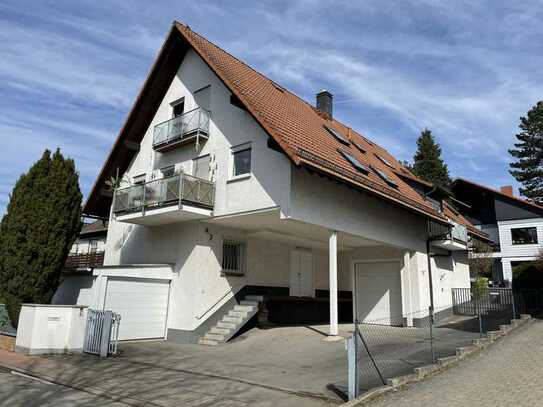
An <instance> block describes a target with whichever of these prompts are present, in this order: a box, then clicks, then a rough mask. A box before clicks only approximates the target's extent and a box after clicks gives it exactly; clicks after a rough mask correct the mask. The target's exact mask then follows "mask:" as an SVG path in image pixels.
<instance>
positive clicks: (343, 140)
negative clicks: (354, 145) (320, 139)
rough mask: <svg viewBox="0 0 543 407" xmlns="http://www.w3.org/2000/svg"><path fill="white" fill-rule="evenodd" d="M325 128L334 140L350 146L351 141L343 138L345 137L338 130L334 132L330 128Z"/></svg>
mask: <svg viewBox="0 0 543 407" xmlns="http://www.w3.org/2000/svg"><path fill="white" fill-rule="evenodd" d="M323 127H324V128H325V129H326V130H327V131H328V133H330V134H331V135H332V136H334V138H335V139H336V140H337V141H339V142H340V143H343V144H345V145H347V146H348V145H349V144H350V143H349V140H347V139H346V138H345V137H343V135H342V134H341V133H340V132H339V131H337V130H334V129H332V128H331V127H328V126H325V125H323Z"/></svg>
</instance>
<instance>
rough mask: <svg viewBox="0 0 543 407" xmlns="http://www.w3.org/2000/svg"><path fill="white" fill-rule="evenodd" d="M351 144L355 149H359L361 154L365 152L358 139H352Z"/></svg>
mask: <svg viewBox="0 0 543 407" xmlns="http://www.w3.org/2000/svg"><path fill="white" fill-rule="evenodd" d="M352 144H353V146H355V147H356V149H357V150H358V151H360V152H361V153H362V154H365V153H366V150H365V149H364V147H362V144H361V143H360V142H359V141H356V140H353V141H352Z"/></svg>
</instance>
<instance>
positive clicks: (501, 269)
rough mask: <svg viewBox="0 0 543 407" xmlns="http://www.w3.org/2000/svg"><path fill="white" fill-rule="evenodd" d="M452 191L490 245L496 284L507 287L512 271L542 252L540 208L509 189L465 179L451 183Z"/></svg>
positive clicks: (542, 234) (467, 215)
mask: <svg viewBox="0 0 543 407" xmlns="http://www.w3.org/2000/svg"><path fill="white" fill-rule="evenodd" d="M453 189H454V192H455V195H456V196H457V198H458V199H459V200H461V201H462V202H464V203H466V204H468V206H467V207H466V206H461V207H460V209H461V211H462V212H463V213H464V214H465V216H466V218H467V219H468V220H469V221H470V222H471V223H473V224H474V225H475V226H476V227H477V228H479V229H480V230H481V231H483V232H485V233H486V234H488V236H489V238H490V239H491V240H492V242H493V247H494V252H493V253H492V257H493V258H494V259H495V262H494V269H493V277H494V281H495V282H496V283H504V284H505V285H510V284H511V282H512V281H513V268H514V267H515V266H517V265H520V264H521V263H525V262H533V261H534V260H536V259H537V256H538V254H539V252H540V251H541V250H542V249H543V208H542V207H541V206H539V205H536V204H534V203H533V202H530V201H527V200H524V199H521V198H518V197H516V196H514V195H513V188H512V187H511V186H505V187H502V188H501V189H500V190H499V191H497V190H494V189H492V188H489V187H486V186H483V185H479V184H476V183H474V182H472V181H469V180H466V179H457V180H455V181H454V184H453Z"/></svg>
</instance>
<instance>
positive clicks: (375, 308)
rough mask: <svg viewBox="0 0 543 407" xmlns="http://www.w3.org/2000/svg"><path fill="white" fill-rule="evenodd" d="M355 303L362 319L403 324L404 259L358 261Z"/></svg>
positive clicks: (378, 322)
mask: <svg viewBox="0 0 543 407" xmlns="http://www.w3.org/2000/svg"><path fill="white" fill-rule="evenodd" d="M355 287H356V288H355V295H356V298H355V304H356V311H357V312H356V315H357V318H358V320H359V321H360V322H365V323H373V324H382V325H402V323H403V318H402V287H401V277H400V263H399V262H398V261H387V262H371V263H370V262H361V263H356V264H355Z"/></svg>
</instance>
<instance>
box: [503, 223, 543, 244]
mask: <svg viewBox="0 0 543 407" xmlns="http://www.w3.org/2000/svg"><path fill="white" fill-rule="evenodd" d="M523 229H524V230H534V231H535V234H534V235H535V241H533V242H528V243H522V242H519V241H518V239H517V241H515V236H514V232H515V231H519V230H523ZM510 230H511V245H512V246H526V245H537V244H539V236H538V233H537V227H536V226H521V227H515V228H511V229H510ZM532 237H534V236H532Z"/></svg>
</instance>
